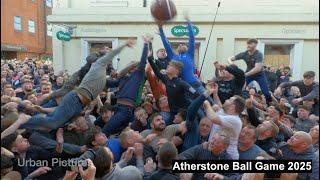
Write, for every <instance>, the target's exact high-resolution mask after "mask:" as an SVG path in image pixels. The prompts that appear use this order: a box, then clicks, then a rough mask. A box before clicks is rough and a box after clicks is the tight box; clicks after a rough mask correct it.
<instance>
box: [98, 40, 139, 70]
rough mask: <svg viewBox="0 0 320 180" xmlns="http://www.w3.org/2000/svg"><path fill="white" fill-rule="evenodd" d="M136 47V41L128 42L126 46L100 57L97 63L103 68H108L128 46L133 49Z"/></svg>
mask: <svg viewBox="0 0 320 180" xmlns="http://www.w3.org/2000/svg"><path fill="white" fill-rule="evenodd" d="M133 45H134V41H133V40H128V41H127V42H126V44H124V45H122V46H119V47H117V48H116V49H114V50H112V51H110V52H109V53H106V54H105V55H104V56H102V57H100V58H99V59H98V60H97V61H96V62H95V63H98V64H100V65H101V66H103V67H105V68H106V67H107V66H108V64H109V63H110V61H112V59H113V58H114V57H115V56H116V55H117V54H119V53H120V52H121V51H122V50H123V49H124V48H125V47H126V46H128V47H132V46H133Z"/></svg>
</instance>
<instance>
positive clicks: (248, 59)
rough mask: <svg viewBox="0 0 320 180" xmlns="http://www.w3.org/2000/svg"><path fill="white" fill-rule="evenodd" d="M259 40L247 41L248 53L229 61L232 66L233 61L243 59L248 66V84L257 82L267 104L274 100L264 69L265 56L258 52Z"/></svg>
mask: <svg viewBox="0 0 320 180" xmlns="http://www.w3.org/2000/svg"><path fill="white" fill-rule="evenodd" d="M257 45H258V40H256V39H249V40H248V41H247V51H244V52H241V53H239V54H237V55H235V56H233V57H230V58H229V59H228V62H229V63H230V64H233V61H236V60H239V59H243V60H244V61H245V63H246V64H247V70H246V73H245V77H246V83H247V84H250V83H251V82H252V81H257V83H258V84H259V86H260V88H261V91H262V92H263V94H264V96H265V97H266V100H267V102H271V101H272V98H271V95H270V92H269V88H268V82H267V78H266V75H265V73H264V68H263V62H262V61H263V54H262V53H261V52H260V51H259V50H257Z"/></svg>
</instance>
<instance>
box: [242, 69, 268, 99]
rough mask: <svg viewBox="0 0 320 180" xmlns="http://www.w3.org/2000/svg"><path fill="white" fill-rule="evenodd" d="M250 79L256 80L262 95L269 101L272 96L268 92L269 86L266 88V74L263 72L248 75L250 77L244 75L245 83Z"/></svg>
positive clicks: (250, 80)
mask: <svg viewBox="0 0 320 180" xmlns="http://www.w3.org/2000/svg"><path fill="white" fill-rule="evenodd" d="M252 81H256V82H257V83H258V84H259V86H260V89H261V91H262V93H263V94H264V96H265V97H266V100H267V102H271V101H272V98H271V95H270V92H269V88H268V81H267V78H266V75H265V74H264V73H261V74H260V75H257V76H254V77H252V76H250V77H246V83H247V85H248V84H250V83H251V82H252Z"/></svg>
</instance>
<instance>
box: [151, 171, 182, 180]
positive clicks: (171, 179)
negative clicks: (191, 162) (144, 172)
mask: <svg viewBox="0 0 320 180" xmlns="http://www.w3.org/2000/svg"><path fill="white" fill-rule="evenodd" d="M179 179H180V178H179V176H177V175H176V174H173V173H172V171H171V170H169V169H159V170H157V171H155V172H154V173H152V175H151V176H150V178H149V180H179Z"/></svg>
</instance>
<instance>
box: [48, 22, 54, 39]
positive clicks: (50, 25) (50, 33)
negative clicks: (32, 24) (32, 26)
mask: <svg viewBox="0 0 320 180" xmlns="http://www.w3.org/2000/svg"><path fill="white" fill-rule="evenodd" d="M52 26H53V25H52V24H47V36H50V37H52ZM50 27H51V28H50ZM49 29H50V30H49Z"/></svg>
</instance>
